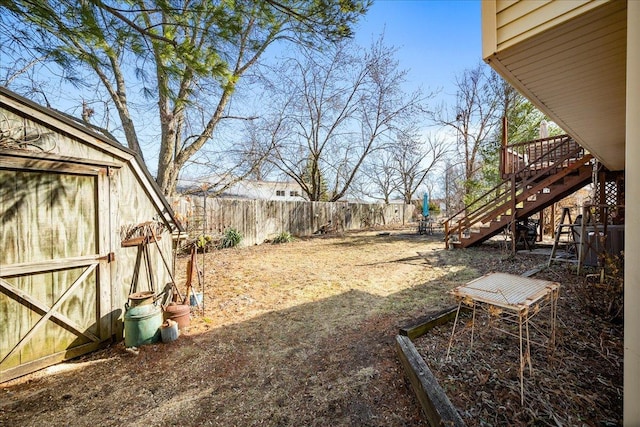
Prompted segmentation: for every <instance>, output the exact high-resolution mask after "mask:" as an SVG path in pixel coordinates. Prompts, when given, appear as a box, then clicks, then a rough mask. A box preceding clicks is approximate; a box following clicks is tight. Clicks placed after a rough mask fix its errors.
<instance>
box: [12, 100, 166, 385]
mask: <svg viewBox="0 0 640 427" xmlns="http://www.w3.org/2000/svg"><path fill="white" fill-rule="evenodd" d="M0 103H1V104H0V105H1V106H0V129H1V130H2V134H1V135H2V137H3V140H2V142H3V144H2V146H0V288H1V289H0V381H5V380H8V379H11V378H15V377H16V376H20V375H23V374H26V373H29V372H31V371H34V370H37V369H40V368H43V367H46V366H49V365H51V364H53V363H57V362H59V361H62V360H65V359H68V358H72V357H76V356H79V355H81V354H84V353H87V352H89V351H92V350H94V349H96V348H98V347H99V346H100V345H101V342H103V341H105V340H108V339H110V338H111V337H112V336H114V335H115V336H116V337H120V338H121V337H122V318H123V313H124V308H125V303H126V302H127V300H128V294H129V287H130V285H131V278H132V277H133V273H134V269H135V267H136V257H137V256H136V255H137V252H138V248H137V247H133V248H123V247H121V238H122V236H121V229H122V228H123V227H130V226H134V225H137V224H140V223H142V222H146V221H154V220H155V221H161V222H162V223H163V224H165V225H166V227H165V231H163V232H162V235H161V237H162V240H161V241H160V242H159V249H158V248H157V247H156V246H155V245H152V247H150V248H149V249H150V251H149V252H150V258H151V265H152V268H151V272H152V276H153V279H154V283H155V284H156V291H159V290H161V289H162V288H163V287H164V285H165V284H166V283H168V282H169V281H170V273H169V271H168V268H167V266H165V263H164V262H163V260H162V258H163V257H162V256H161V255H160V251H161V252H162V254H163V255H164V259H165V260H166V261H167V263H170V262H171V260H172V257H171V250H172V241H171V233H170V232H169V231H167V230H168V229H169V227H173V226H174V225H175V224H174V222H173V217H172V213H171V212H170V209H168V208H167V204H166V201H164V199H163V196H162V195H160V194H159V193H158V190H157V188H156V187H154V186H153V185H152V183H151V182H150V179H149V177H148V175H147V174H146V172H145V171H144V170H143V168H142V167H141V166H140V165H139V164H138V163H137V161H138V160H137V158H136V157H135V156H134V155H133V154H132V153H131V152H129V151H128V150H126V149H124V148H120V147H119V146H118V144H117V143H115V142H113V141H111V140H108V139H105V138H102V137H99V136H97V134H95V133H92V132H91V131H89V130H85V129H84V128H83V126H82V125H77V124H75V123H73V122H72V121H70V120H68V119H66V118H65V117H62V116H59V115H57V114H56V113H54V112H50V111H48V110H46V109H43V108H41V107H38V106H37V105H34V104H32V103H30V102H29V101H27V100H20V98H19V97H15V96H13V95H11V94H10V93H9V92H7V91H6V90H4V89H2V90H0ZM7 135H9V136H10V138H7ZM16 141H17V142H16ZM25 142H26V143H25ZM168 267H169V268H171V265H169V266H168ZM138 270H139V272H140V274H139V277H140V283H141V284H146V283H148V282H149V277H147V276H148V275H147V273H146V268H145V266H144V264H142V265H140V266H139V269H138ZM139 290H146V288H144V287H143V288H141V289H139Z"/></svg>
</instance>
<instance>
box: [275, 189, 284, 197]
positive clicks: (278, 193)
mask: <svg viewBox="0 0 640 427" xmlns="http://www.w3.org/2000/svg"><path fill="white" fill-rule="evenodd" d="M284 195H285V192H284V190H276V196H278V197H284Z"/></svg>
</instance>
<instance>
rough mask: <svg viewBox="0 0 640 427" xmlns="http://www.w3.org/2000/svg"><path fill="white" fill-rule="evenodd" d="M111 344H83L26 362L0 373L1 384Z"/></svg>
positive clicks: (102, 342)
mask: <svg viewBox="0 0 640 427" xmlns="http://www.w3.org/2000/svg"><path fill="white" fill-rule="evenodd" d="M109 343H110V341H109V340H107V341H101V342H91V343H88V344H83V345H80V346H77V347H74V348H71V349H69V350H64V351H59V352H56V353H54V354H50V355H47V356H45V357H42V358H40V359H37V360H34V361H31V362H25V363H23V364H21V365H19V366H16V367H14V368H9V369H6V370H3V371H0V383H2V382H5V381H10V380H12V379H15V378H18V377H21V376H23V375H26V374H29V373H31V372H34V371H37V370H39V369H43V368H46V367H47V366H51V365H54V364H56V363H58V362H62V361H64V360H69V359H73V358H74V357H78V356H81V355H83V354H86V353H90V352H92V351H95V350H98V349H99V348H102V347H106V346H107V345H108V344H109Z"/></svg>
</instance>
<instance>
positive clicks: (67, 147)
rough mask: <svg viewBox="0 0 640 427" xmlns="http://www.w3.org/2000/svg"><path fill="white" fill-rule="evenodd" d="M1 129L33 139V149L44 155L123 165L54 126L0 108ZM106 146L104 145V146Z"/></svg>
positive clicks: (109, 155) (109, 154) (105, 152)
mask: <svg viewBox="0 0 640 427" xmlns="http://www.w3.org/2000/svg"><path fill="white" fill-rule="evenodd" d="M0 128H2V129H11V130H12V132H14V134H15V135H16V136H17V135H19V134H20V133H22V134H24V135H27V136H29V137H30V138H29V139H33V142H32V143H30V144H31V148H32V149H36V150H38V149H40V150H42V152H44V153H50V154H58V155H64V156H68V157H76V158H79V159H86V160H94V161H96V162H104V163H114V162H117V163H121V159H118V158H117V157H116V156H114V155H113V154H112V153H109V152H107V151H102V150H96V148H95V147H92V146H91V145H87V144H86V143H85V142H84V141H81V140H78V139H77V138H75V137H72V136H70V135H68V134H66V133H62V132H59V131H58V130H56V129H55V128H54V127H53V126H52V124H49V123H41V122H39V121H36V120H32V119H30V118H28V117H25V116H20V115H18V114H17V113H15V112H14V111H12V110H9V109H7V108H2V107H0ZM103 145H104V144H103Z"/></svg>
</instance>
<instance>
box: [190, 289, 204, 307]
mask: <svg viewBox="0 0 640 427" xmlns="http://www.w3.org/2000/svg"><path fill="white" fill-rule="evenodd" d="M189 303H190V304H191V307H195V306H197V305H199V306H200V307H202V292H194V293H192V294H191V295H189Z"/></svg>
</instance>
